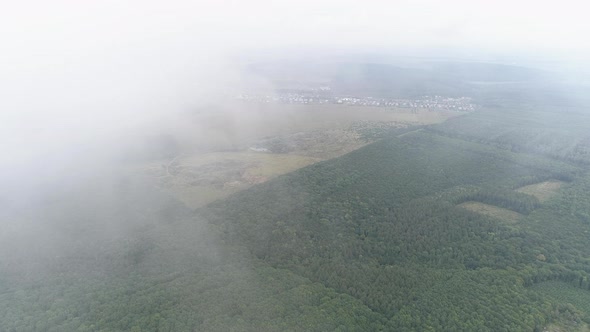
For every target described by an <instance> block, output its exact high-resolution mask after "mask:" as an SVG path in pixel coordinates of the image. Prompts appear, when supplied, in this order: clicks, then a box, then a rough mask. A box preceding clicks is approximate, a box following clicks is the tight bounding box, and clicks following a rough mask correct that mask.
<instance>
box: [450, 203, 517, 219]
mask: <svg viewBox="0 0 590 332" xmlns="http://www.w3.org/2000/svg"><path fill="white" fill-rule="evenodd" d="M457 206H459V207H462V208H464V209H467V210H469V211H473V212H477V213H480V214H483V215H486V216H490V217H493V218H497V219H502V220H503V221H506V222H510V223H515V222H517V221H519V220H520V219H522V218H523V217H524V216H523V215H522V214H520V213H518V212H514V211H512V210H508V209H504V208H501V207H497V206H494V205H489V204H485V203H480V202H474V201H470V202H463V203H461V204H459V205H457Z"/></svg>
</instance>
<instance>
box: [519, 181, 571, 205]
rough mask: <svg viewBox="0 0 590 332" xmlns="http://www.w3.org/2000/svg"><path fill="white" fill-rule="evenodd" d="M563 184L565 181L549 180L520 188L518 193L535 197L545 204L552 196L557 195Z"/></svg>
mask: <svg viewBox="0 0 590 332" xmlns="http://www.w3.org/2000/svg"><path fill="white" fill-rule="evenodd" d="M563 184H564V182H563V181H558V180H549V181H544V182H539V183H535V184H531V185H528V186H524V187H520V188H518V189H516V191H518V192H521V193H523V194H528V195H531V196H535V197H537V198H538V199H539V201H541V202H545V201H547V200H548V199H549V198H551V196H553V195H555V194H556V193H557V191H558V190H559V189H560V188H561V186H562V185H563Z"/></svg>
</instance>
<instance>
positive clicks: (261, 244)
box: [0, 67, 590, 332]
mask: <svg viewBox="0 0 590 332" xmlns="http://www.w3.org/2000/svg"><path fill="white" fill-rule="evenodd" d="M444 68H447V67H444ZM447 69H448V68H447ZM449 70H450V69H449ZM437 84H438V83H437ZM482 94H483V92H482ZM503 98H504V97H503V95H500V97H497V98H496V99H494V100H493V101H490V100H491V99H490V100H488V101H489V103H488V106H484V107H482V109H480V110H478V111H476V112H474V113H471V114H468V115H465V116H461V117H457V118H453V119H450V120H448V121H447V122H445V123H442V124H438V125H431V126H425V127H423V130H421V131H416V132H412V133H409V134H407V135H404V136H403V137H397V135H399V132H391V133H389V134H387V135H386V136H385V137H384V138H383V139H381V140H379V141H377V142H375V143H372V144H369V145H367V146H365V147H363V148H360V149H358V150H356V151H354V152H351V153H349V154H347V155H344V156H342V157H340V158H336V159H332V160H328V161H324V162H320V163H317V164H314V165H311V166H308V167H305V168H302V169H299V170H297V171H295V172H292V173H289V174H286V175H282V176H279V177H278V178H275V179H273V180H271V181H268V182H265V183H263V184H259V185H256V186H254V187H252V188H250V189H248V190H245V191H242V192H238V193H236V194H234V195H232V196H230V197H229V198H227V199H224V200H220V201H216V202H214V203H212V204H210V205H208V206H206V207H204V208H201V209H198V210H196V211H192V210H189V209H187V208H186V207H184V206H183V205H182V204H181V203H179V202H177V201H175V200H174V199H173V198H171V197H168V196H166V195H164V194H162V193H161V192H158V191H157V190H156V189H155V188H153V187H151V186H148V185H145V184H143V183H141V180H137V179H135V178H134V177H133V176H132V175H129V176H123V177H120V178H115V179H112V178H109V179H108V181H102V182H101V184H100V185H99V188H103V187H105V186H106V187H107V189H108V190H105V191H104V192H101V191H100V190H97V189H96V188H95V187H93V186H90V187H89V189H88V190H91V191H92V192H94V193H96V192H98V193H99V194H100V193H102V194H101V195H97V196H96V197H95V198H94V202H93V203H92V204H90V203H85V200H86V199H87V198H86V197H84V196H76V195H74V194H71V193H69V194H64V196H63V197H61V196H56V197H55V198H54V201H53V202H44V203H43V204H44V205H43V207H44V208H43V210H42V211H41V212H39V213H41V214H42V215H43V216H44V218H45V219H46V222H47V224H48V225H50V226H51V227H52V228H57V229H59V230H60V231H61V232H62V233H60V234H63V233H65V235H61V237H55V236H54V237H52V234H50V233H43V232H44V231H43V229H41V230H40V231H39V232H41V233H42V236H41V235H40V236H39V241H38V242H37V243H34V244H31V245H30V247H10V246H9V244H2V248H3V250H4V251H3V253H2V257H1V259H0V331H7V332H13V331H14V332H16V331H54V332H58V331H135V332H137V331H542V330H543V329H544V328H546V327H547V326H550V325H553V326H559V327H560V328H562V329H564V330H572V331H576V330H580V331H583V329H584V328H587V325H586V324H590V306H589V305H588V303H590V233H589V231H590V173H589V172H588V171H589V170H590V130H589V129H590V113H589V112H588V111H587V109H585V108H584V107H583V106H580V107H565V106H563V107H562V106H560V105H558V104H553V105H552V104H543V105H539V104H536V103H535V102H534V101H531V100H528V101H527V102H526V103H521V102H520V101H515V100H513V99H512V100H508V101H507V100H505V99H503ZM480 101H481V100H480ZM133 179H134V180H133ZM549 180H559V181H561V182H562V183H563V185H562V186H561V188H560V189H559V190H558V191H557V192H556V193H555V194H554V195H553V196H552V197H551V198H550V199H549V200H547V201H543V202H541V201H540V200H539V199H537V198H536V197H534V196H531V195H528V194H525V193H522V192H518V191H516V189H518V188H520V187H523V186H526V185H531V184H536V183H541V182H543V181H549ZM68 195H70V196H68ZM72 195H73V196H76V198H75V199H73V200H72V197H73V196H72ZM109 197H126V200H123V201H117V202H116V204H114V206H115V208H114V209H112V210H108V209H107V208H106V207H107V206H109V207H111V206H113V204H112V203H113V202H110V201H109V199H110V198H109ZM138 197H139V198H141V199H138ZM63 201H68V202H69V203H68V204H71V205H72V206H75V209H76V211H78V214H77V215H67V216H65V215H62V214H60V211H59V209H55V208H53V206H54V203H55V202H63ZM465 202H475V203H478V204H486V205H488V206H494V207H497V208H502V209H506V210H509V211H512V212H515V213H518V214H519V215H521V218H519V219H518V221H516V222H514V221H510V222H509V221H507V220H504V219H503V218H502V217H498V216H490V215H486V214H481V213H478V212H474V211H471V210H468V209H466V208H463V207H461V206H459V205H460V204H462V203H465ZM2 204H4V208H7V205H6V202H2ZM20 209H22V210H24V211H26V210H27V207H26V206H25V207H20ZM7 215H8V213H7ZM25 215H26V213H25ZM33 217H35V216H31V218H33ZM102 220H108V221H109V222H108V224H109V225H110V226H109V227H111V228H109V227H106V229H112V230H113V233H109V232H107V231H105V227H104V226H98V224H99V221H102ZM121 224H125V225H126V226H125V227H124V228H121V226H120V225H121ZM41 233H40V234H41ZM114 233H116V234H117V235H116V236H113V234H114ZM72 239H76V240H75V241H74V240H72ZM15 241H18V239H15ZM56 243H57V244H56ZM7 248H12V249H14V248H17V249H18V250H19V254H21V256H19V257H26V259H22V260H19V261H14V260H11V259H10V257H11V254H12V252H7V251H6V250H8V249H7ZM55 248H61V249H60V250H61V251H60V250H57V249H55ZM64 248H65V249H64ZM15 250H16V249H15Z"/></svg>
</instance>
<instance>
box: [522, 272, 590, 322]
mask: <svg viewBox="0 0 590 332" xmlns="http://www.w3.org/2000/svg"><path fill="white" fill-rule="evenodd" d="M532 289H534V290H536V291H538V292H540V293H542V294H545V295H548V296H550V297H551V298H553V299H555V300H557V301H559V302H561V303H563V304H568V303H569V304H572V305H573V306H575V307H576V309H578V310H581V311H582V312H584V314H585V315H586V317H588V318H590V290H587V289H583V288H579V287H576V286H574V285H573V284H571V283H567V282H563V281H544V282H541V283H538V284H535V285H534V286H532Z"/></svg>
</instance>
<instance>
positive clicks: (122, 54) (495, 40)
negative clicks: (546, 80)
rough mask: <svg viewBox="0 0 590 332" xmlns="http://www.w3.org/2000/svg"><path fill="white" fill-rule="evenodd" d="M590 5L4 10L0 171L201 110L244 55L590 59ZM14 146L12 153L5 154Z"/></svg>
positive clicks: (25, 4) (52, 4)
mask: <svg viewBox="0 0 590 332" xmlns="http://www.w3.org/2000/svg"><path fill="white" fill-rule="evenodd" d="M587 7H588V5H586V4H585V2H584V1H572V0H565V1H559V2H557V1H528V0H527V1H517V0H512V1H506V0H496V1H458V0H455V1H434V0H428V1H395V0H393V1H346V0H338V1H321V0H320V1H318V0H316V1H307V0H299V1H261V0H254V1H243V0H242V1H209V0H207V1H198V0H197V1H170V0H167V1H152V0H141V1H122V0H117V1H110V0H107V1H104V0H101V1H89V0H85V1H81V0H71V1H66V0H55V1H45V0H43V1H27V0H21V1H10V2H6V3H5V4H4V5H3V6H2V11H1V12H0V45H1V46H0V77H1V78H0V107H1V111H0V112H1V114H0V141H2V143H3V144H4V146H5V147H4V152H5V153H4V154H2V157H1V158H0V162H5V161H7V160H9V159H18V158H24V159H26V158H28V156H30V155H36V154H38V152H39V151H51V149H59V148H60V147H62V146H63V145H64V144H66V143H71V142H72V141H83V140H85V139H93V138H96V137H104V136H108V135H111V134H113V133H114V132H117V131H120V130H126V129H129V128H134V127H138V126H140V125H141V123H142V122H143V121H144V120H146V119H151V118H154V117H157V116H161V115H162V114H165V112H172V111H177V110H180V109H183V108H186V107H189V106H190V105H195V104H198V103H199V102H200V101H201V100H202V99H203V98H206V97H207V96H208V95H210V93H211V91H215V90H216V89H218V88H220V87H222V86H223V85H224V84H225V83H226V82H227V81H232V80H235V79H238V77H237V76H238V74H237V71H235V70H234V68H233V67H232V66H230V65H229V64H230V60H229V59H231V57H233V56H234V55H236V54H240V52H243V51H248V52H260V51H261V50H262V51H263V52H264V51H269V52H271V51H277V50H280V49H281V48H288V49H291V50H293V49H295V50H297V49H305V50H310V52H313V50H314V49H320V48H321V49H324V50H326V49H340V50H344V51H346V50H351V49H356V50H366V51H367V52H371V51H383V50H399V49H412V50H420V49H443V48H450V49H461V50H467V51H469V50H473V51H477V52H493V53H499V54H510V53H527V54H532V55H543V54H553V55H554V54H558V55H561V56H566V57H569V56H573V57H577V58H581V59H584V57H585V56H587V55H588V54H590V52H589V51H590V38H588V36H590V20H588V19H587V13H588V12H590V11H589V9H590V8H587ZM6 151H9V153H6Z"/></svg>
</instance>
